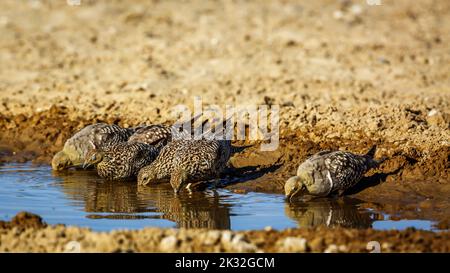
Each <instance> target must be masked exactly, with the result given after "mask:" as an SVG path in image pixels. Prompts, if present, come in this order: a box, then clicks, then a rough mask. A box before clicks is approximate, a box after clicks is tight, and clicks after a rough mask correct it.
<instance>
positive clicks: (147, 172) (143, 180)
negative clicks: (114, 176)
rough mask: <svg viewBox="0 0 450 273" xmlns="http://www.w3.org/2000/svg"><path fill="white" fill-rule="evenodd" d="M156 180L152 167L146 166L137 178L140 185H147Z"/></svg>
mask: <svg viewBox="0 0 450 273" xmlns="http://www.w3.org/2000/svg"><path fill="white" fill-rule="evenodd" d="M154 179H156V174H155V173H154V172H153V171H152V169H151V166H146V167H144V168H142V169H141V170H140V171H139V173H138V176H137V180H138V185H143V186H145V185H147V184H148V183H150V182H152V181H153V180H154Z"/></svg>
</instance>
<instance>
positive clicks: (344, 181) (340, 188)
mask: <svg viewBox="0 0 450 273" xmlns="http://www.w3.org/2000/svg"><path fill="white" fill-rule="evenodd" d="M375 150H376V147H375V146H374V147H372V149H370V151H369V152H368V153H367V154H365V155H356V154H353V153H350V152H344V151H334V152H332V151H321V152H318V153H316V154H315V155H313V156H311V157H310V158H308V159H307V160H306V161H305V162H303V163H302V164H300V166H299V167H298V169H297V175H296V176H293V177H291V178H289V179H288V180H287V181H286V184H285V186H284V190H285V194H286V196H287V197H288V198H292V197H293V196H295V195H296V194H299V193H300V194H302V193H307V194H309V195H312V196H328V195H330V194H334V193H337V194H338V195H343V194H344V192H345V191H346V190H348V189H349V188H351V187H353V186H354V185H356V183H358V182H359V180H361V178H362V176H363V175H364V174H365V173H366V172H367V171H368V170H369V169H371V168H375V167H377V166H378V165H379V164H381V163H382V162H383V161H384V160H385V159H381V160H375V159H374V158H373V156H374V154H375Z"/></svg>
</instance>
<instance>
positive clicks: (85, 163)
mask: <svg viewBox="0 0 450 273" xmlns="http://www.w3.org/2000/svg"><path fill="white" fill-rule="evenodd" d="M90 166H91V164H89V163H88V162H84V163H83V169H86V168H89V167H90Z"/></svg>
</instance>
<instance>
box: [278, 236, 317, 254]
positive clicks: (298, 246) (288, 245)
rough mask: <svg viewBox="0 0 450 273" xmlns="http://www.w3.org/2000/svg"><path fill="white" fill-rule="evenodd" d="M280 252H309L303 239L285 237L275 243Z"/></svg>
mask: <svg viewBox="0 0 450 273" xmlns="http://www.w3.org/2000/svg"><path fill="white" fill-rule="evenodd" d="M276 244H277V246H278V247H279V248H280V252H306V251H308V250H309V247H308V244H307V241H306V239H305V238H297V237H287V238H284V239H281V240H278V242H277V243H276Z"/></svg>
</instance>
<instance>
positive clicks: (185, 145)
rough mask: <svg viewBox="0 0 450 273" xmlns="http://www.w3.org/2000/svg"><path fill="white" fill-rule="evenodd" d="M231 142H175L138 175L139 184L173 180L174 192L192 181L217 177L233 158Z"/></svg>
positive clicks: (167, 146)
mask: <svg viewBox="0 0 450 273" xmlns="http://www.w3.org/2000/svg"><path fill="white" fill-rule="evenodd" d="M231 153H232V148H231V141H230V140H206V139H201V140H174V141H172V142H170V143H169V144H167V145H166V146H165V147H164V148H163V149H162V150H161V152H160V154H159V155H158V157H157V158H156V159H155V161H153V162H152V163H151V164H150V165H149V166H147V167H144V168H142V170H141V171H140V172H139V174H138V184H140V185H147V184H149V183H157V182H159V181H167V180H169V181H170V184H171V185H172V188H173V189H174V192H175V193H178V192H179V191H180V190H181V189H182V187H183V186H184V185H186V184H188V183H191V182H199V181H206V180H209V179H212V178H216V177H217V176H219V175H220V174H221V172H222V171H223V170H224V168H225V167H226V164H227V162H228V160H229V158H230V156H231Z"/></svg>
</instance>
